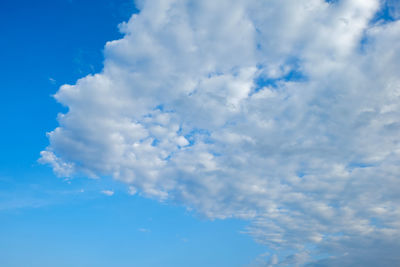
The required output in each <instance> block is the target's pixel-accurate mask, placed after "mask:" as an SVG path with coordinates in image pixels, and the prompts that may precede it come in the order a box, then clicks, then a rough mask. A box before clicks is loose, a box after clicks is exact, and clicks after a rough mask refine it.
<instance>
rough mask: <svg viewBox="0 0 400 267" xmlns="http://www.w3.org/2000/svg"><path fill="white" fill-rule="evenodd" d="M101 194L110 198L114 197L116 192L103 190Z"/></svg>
mask: <svg viewBox="0 0 400 267" xmlns="http://www.w3.org/2000/svg"><path fill="white" fill-rule="evenodd" d="M101 193H102V194H104V195H106V196H109V197H111V196H112V195H114V191H112V190H102V191H101Z"/></svg>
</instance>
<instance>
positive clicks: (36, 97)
mask: <svg viewBox="0 0 400 267" xmlns="http://www.w3.org/2000/svg"><path fill="white" fill-rule="evenodd" d="M134 12H138V10H137V9H136V8H135V6H134V4H133V3H132V2H131V1H127V0H114V1H106V0H98V1H89V0H79V1H78V0H52V1H42V0H37V1H18V0H2V1H1V2H0V36H1V42H0V59H1V65H0V81H1V85H0V86H1V87H0V89H1V97H0V123H1V132H0V136H1V138H0V147H1V149H2V153H1V154H0V266H4V267H7V266H40V267H45V266H243V265H244V264H247V263H249V262H251V261H252V259H254V258H256V257H257V255H259V254H261V253H263V252H264V248H263V247H262V246H260V245H257V244H256V243H254V242H253V240H252V239H251V237H250V236H248V235H245V234H241V233H240V231H241V230H243V229H244V227H245V226H246V223H245V222H241V221H236V220H225V221H220V220H216V221H207V220H205V219H202V218H199V216H197V215H195V214H193V213H190V212H187V211H186V209H185V208H184V207H177V206H174V205H166V204H162V203H159V202H157V201H154V200H148V199H144V198H142V197H140V196H136V195H135V196H130V195H129V194H128V193H127V188H126V187H125V185H122V184H119V183H117V182H114V181H112V180H110V179H108V178H103V179H100V180H91V179H86V178H79V179H76V180H72V181H69V182H67V181H65V180H63V179H62V178H58V177H56V176H55V175H54V174H53V173H52V171H51V170H50V168H49V167H48V166H42V165H40V164H38V163H37V159H38V158H39V153H40V151H41V150H43V149H44V148H45V147H46V146H47V145H48V139H47V137H46V132H48V131H51V130H53V129H54V128H55V127H57V121H56V117H57V114H58V113H59V112H66V109H65V108H64V107H62V106H61V105H59V104H57V103H56V101H55V100H54V99H53V98H52V97H51V95H52V94H54V93H55V92H56V91H57V89H58V88H59V86H61V85H62V84H65V83H75V81H76V80H77V79H78V78H81V77H84V76H86V75H88V74H90V73H96V72H99V71H101V68H102V61H103V55H102V50H103V47H104V44H105V43H106V41H109V40H115V39H118V38H120V37H121V36H122V35H121V34H120V33H119V32H118V27H117V25H118V23H120V22H122V21H126V20H128V19H129V17H130V15H131V14H132V13H134ZM108 189H112V190H114V191H115V195H114V196H111V197H110V196H106V195H104V194H101V193H100V192H101V191H102V190H108Z"/></svg>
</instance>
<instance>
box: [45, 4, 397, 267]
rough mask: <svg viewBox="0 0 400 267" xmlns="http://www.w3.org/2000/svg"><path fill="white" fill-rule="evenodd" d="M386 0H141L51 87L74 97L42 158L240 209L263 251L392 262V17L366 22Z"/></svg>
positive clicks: (232, 212) (335, 262)
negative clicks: (100, 64)
mask: <svg viewBox="0 0 400 267" xmlns="http://www.w3.org/2000/svg"><path fill="white" fill-rule="evenodd" d="M388 3H389V2H388ZM388 3H384V2H383V1H379V0H349V1H322V0H283V1H282V0H269V1H261V0H247V1H227V0H226V1H225V0H221V1H211V0H210V1H190V0H187V1H183V0H168V1H156V0H148V1H140V3H139V5H138V6H139V7H140V9H141V10H140V13H139V14H135V15H133V16H132V17H131V19H130V20H129V21H128V22H126V23H122V24H121V25H120V30H121V32H122V33H123V34H124V37H123V38H122V39H120V40H115V41H111V42H108V43H107V44H106V46H105V61H104V69H103V71H102V72H101V73H98V74H95V75H89V76H86V77H84V78H82V79H80V80H78V81H77V82H76V84H74V85H63V86H62V87H61V88H60V89H59V91H58V92H57V94H56V95H55V98H56V99H57V100H58V101H59V102H60V103H62V104H63V105H65V106H67V107H68V108H69V111H68V113H66V114H60V115H59V117H58V121H59V127H57V128H56V129H55V130H54V131H52V132H50V133H49V139H50V145H49V147H47V149H46V150H45V151H43V152H42V158H41V161H42V162H44V163H48V164H50V165H51V166H52V167H53V169H54V171H55V172H56V173H58V174H59V175H64V176H73V175H74V174H80V175H82V174H84V175H87V176H90V177H101V176H104V175H107V176H109V175H111V176H113V177H114V178H115V179H117V180H120V181H122V182H125V183H126V184H128V186H129V188H130V189H129V190H130V192H131V193H132V194H134V193H136V191H138V192H139V193H140V194H142V195H143V196H147V197H153V198H158V199H160V200H165V199H168V200H170V201H175V202H178V203H182V204H184V205H186V206H187V207H189V208H194V209H195V210H197V211H198V212H200V213H202V214H204V215H205V216H208V217H209V218H229V217H236V218H243V219H247V220H249V221H250V225H249V227H248V228H247V229H246V230H245V232H247V233H249V234H251V235H252V236H254V238H255V239H256V240H257V241H258V242H261V243H263V244H265V245H267V246H268V247H269V248H271V249H273V250H275V251H276V253H275V254H271V255H274V256H273V257H272V256H271V257H272V258H270V259H269V260H268V263H267V264H268V265H274V266H275V265H277V266H287V265H306V264H308V265H310V266H354V265H357V264H358V263H362V264H361V265H362V266H379V265H385V264H386V265H388V266H394V265H398V264H400V258H399V257H398V256H397V255H396V251H399V245H398V242H396V240H398V238H399V237H400V224H399V222H400V199H399V198H400V197H399V196H400V194H399V192H400V183H399V174H400V167H399V166H400V165H399V163H400V135H399V130H400V119H399V118H400V116H399V115H400V114H399V111H400V104H399V103H400V101H399V100H400V99H399V98H400V76H399V75H398V70H399V69H400V22H399V21H396V20H394V21H391V22H388V23H381V22H380V21H378V22H376V23H373V21H376V20H374V17H375V16H376V14H377V13H378V12H379V11H380V9H382V8H383V6H384V5H386V4H388ZM390 3H391V4H393V3H395V1H391V2H390ZM390 3H389V4H390ZM288 251H290V253H289V252H288ZM317 259H320V260H317Z"/></svg>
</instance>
